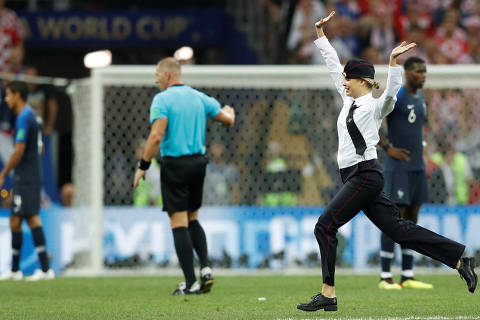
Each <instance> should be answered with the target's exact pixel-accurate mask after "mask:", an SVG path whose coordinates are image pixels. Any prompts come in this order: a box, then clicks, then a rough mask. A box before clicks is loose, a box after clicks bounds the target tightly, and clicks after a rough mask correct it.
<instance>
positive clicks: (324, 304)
mask: <svg viewBox="0 0 480 320" xmlns="http://www.w3.org/2000/svg"><path fill="white" fill-rule="evenodd" d="M297 309H300V310H303V311H317V310H320V309H323V310H325V311H337V298H327V297H325V296H324V295H323V294H321V293H318V294H317V295H315V296H313V297H312V301H310V302H306V303H300V304H298V305H297Z"/></svg>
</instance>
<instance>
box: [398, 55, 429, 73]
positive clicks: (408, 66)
mask: <svg viewBox="0 0 480 320" xmlns="http://www.w3.org/2000/svg"><path fill="white" fill-rule="evenodd" d="M415 63H425V61H424V60H423V59H422V58H419V57H410V58H408V59H407V60H406V61H405V62H404V63H403V68H404V69H405V70H411V69H412V68H413V65H414V64H415Z"/></svg>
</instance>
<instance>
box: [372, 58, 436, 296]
mask: <svg viewBox="0 0 480 320" xmlns="http://www.w3.org/2000/svg"><path fill="white" fill-rule="evenodd" d="M403 67H404V69H405V85H404V86H403V87H402V88H400V91H399V92H398V94H397V102H396V103H395V108H394V109H393V111H392V113H390V114H389V115H388V116H387V125H388V138H387V137H385V136H384V135H383V136H381V139H380V143H379V145H380V146H381V147H382V148H383V149H384V150H385V152H386V153H387V154H388V156H387V157H386V160H385V168H384V172H385V193H386V194H387V196H388V197H390V200H391V201H392V202H394V203H395V204H396V205H397V206H398V207H399V209H400V216H401V217H402V218H404V219H408V220H410V221H413V222H415V223H417V220H418V212H419V210H420V206H421V205H422V203H425V202H426V201H427V200H428V190H427V175H426V172H425V163H424V161H423V127H424V125H425V123H426V122H427V107H426V104H425V97H424V96H423V93H422V90H421V89H422V87H423V84H424V83H425V79H426V74H427V67H426V64H425V61H423V60H422V59H420V58H418V57H411V58H408V59H407V60H406V61H405V63H404V65H403ZM393 251H394V242H393V240H392V239H390V238H389V237H388V236H387V235H386V234H385V233H382V235H381V251H380V259H381V267H382V272H381V280H380V283H379V284H378V287H379V288H380V289H386V290H400V289H402V288H415V289H432V288H433V286H432V285H431V284H428V283H424V282H421V281H418V280H416V279H414V274H413V250H411V249H408V248H406V247H403V246H402V274H401V276H402V277H401V279H400V283H399V284H398V283H394V282H393V280H392V273H391V270H390V266H391V262H392V259H393V256H394V255H393Z"/></svg>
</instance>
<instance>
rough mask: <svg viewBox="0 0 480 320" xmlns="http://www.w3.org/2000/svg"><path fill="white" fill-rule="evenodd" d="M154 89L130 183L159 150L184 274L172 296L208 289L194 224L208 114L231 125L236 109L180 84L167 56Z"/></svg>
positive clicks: (203, 248)
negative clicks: (195, 260)
mask: <svg viewBox="0 0 480 320" xmlns="http://www.w3.org/2000/svg"><path fill="white" fill-rule="evenodd" d="M156 83H157V85H158V86H159V88H160V90H161V91H162V92H160V93H158V94H157V95H156V96H155V97H154V98H153V102H152V106H151V108H150V123H151V125H152V127H151V130H150V135H149V137H148V140H147V144H146V146H145V150H144V151H143V156H142V159H141V160H140V163H139V168H138V169H137V171H136V173H135V178H134V183H133V186H134V188H136V187H137V186H138V182H139V181H140V179H142V178H144V177H145V173H146V170H148V168H149V166H150V162H151V160H152V158H153V157H154V156H155V155H156V154H157V153H158V151H159V149H161V155H162V160H161V164H160V176H161V177H160V184H161V188H162V199H163V210H164V211H166V212H167V213H168V216H169V217H170V225H171V227H172V232H173V242H174V245H175V251H176V252H177V257H178V261H179V263H180V267H181V268H182V271H183V274H184V276H185V282H181V283H180V284H179V285H178V288H177V289H176V290H175V291H173V292H172V294H173V295H184V294H196V293H207V292H209V291H210V289H211V287H212V285H213V276H212V269H211V267H210V263H209V261H208V255H207V240H206V237H205V232H204V230H203V228H202V226H201V225H200V223H199V222H198V209H199V208H200V206H201V204H202V195H203V182H204V178H205V169H206V165H207V159H206V157H205V151H206V150H205V128H206V121H207V118H213V120H215V121H218V122H221V123H223V124H225V125H227V126H233V124H234V122H235V113H234V110H233V108H231V107H230V106H224V107H223V108H222V107H221V106H220V103H219V102H218V101H217V100H216V99H214V98H212V97H209V96H207V95H206V94H204V93H202V92H200V91H198V90H195V89H193V88H191V87H189V86H187V85H184V84H183V83H182V80H181V68H180V63H179V62H178V61H176V60H175V59H173V58H165V59H163V60H161V61H160V62H159V63H158V65H157V71H156ZM193 249H195V251H196V253H197V256H198V259H199V260H200V282H198V281H196V277H195V271H194V267H193Z"/></svg>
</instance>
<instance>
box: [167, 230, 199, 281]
mask: <svg viewBox="0 0 480 320" xmlns="http://www.w3.org/2000/svg"><path fill="white" fill-rule="evenodd" d="M172 232H173V242H174V244H175V251H176V252H177V257H178V262H180V267H181V268H182V271H183V275H184V276H185V282H186V284H187V288H190V287H191V286H192V284H193V283H194V282H195V281H196V280H197V279H196V278H195V270H194V268H193V248H192V240H191V239H190V234H189V233H188V229H187V228H186V227H178V228H174V229H172Z"/></svg>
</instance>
